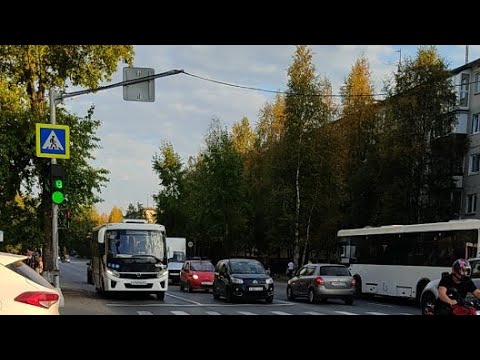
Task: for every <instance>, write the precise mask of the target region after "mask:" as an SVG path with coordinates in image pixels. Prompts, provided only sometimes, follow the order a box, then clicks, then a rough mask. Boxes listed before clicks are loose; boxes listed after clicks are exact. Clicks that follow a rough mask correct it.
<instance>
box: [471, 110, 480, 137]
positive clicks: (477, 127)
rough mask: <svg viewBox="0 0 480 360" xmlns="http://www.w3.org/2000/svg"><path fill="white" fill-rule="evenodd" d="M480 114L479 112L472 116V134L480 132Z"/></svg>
mask: <svg viewBox="0 0 480 360" xmlns="http://www.w3.org/2000/svg"><path fill="white" fill-rule="evenodd" d="M478 115H479V114H473V116H472V134H476V133H478V132H480V123H479V122H478Z"/></svg>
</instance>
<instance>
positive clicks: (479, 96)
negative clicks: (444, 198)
mask: <svg viewBox="0 0 480 360" xmlns="http://www.w3.org/2000/svg"><path fill="white" fill-rule="evenodd" d="M452 75H453V81H454V83H455V85H456V88H457V91H458V99H459V100H458V108H457V119H458V124H457V126H456V129H455V130H454V132H455V134H456V136H459V137H462V136H464V137H467V139H468V143H469V146H468V151H467V153H466V155H465V157H464V158H463V162H462V164H461V168H462V173H461V174H458V175H457V176H456V177H455V180H456V184H457V189H458V191H457V194H458V195H459V197H460V201H459V208H460V211H459V217H460V218H477V219H480V207H479V206H480V205H479V204H478V198H479V196H480V59H476V60H474V61H471V62H469V63H467V64H465V65H462V66H460V67H458V68H456V69H453V70H452Z"/></svg>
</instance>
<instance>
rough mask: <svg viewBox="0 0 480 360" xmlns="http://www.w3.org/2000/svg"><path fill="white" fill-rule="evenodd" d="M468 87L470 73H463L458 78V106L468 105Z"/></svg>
mask: <svg viewBox="0 0 480 360" xmlns="http://www.w3.org/2000/svg"><path fill="white" fill-rule="evenodd" d="M469 89H470V74H466V73H463V74H462V75H461V80H460V94H459V96H460V101H459V104H458V105H459V106H460V107H468V90H469Z"/></svg>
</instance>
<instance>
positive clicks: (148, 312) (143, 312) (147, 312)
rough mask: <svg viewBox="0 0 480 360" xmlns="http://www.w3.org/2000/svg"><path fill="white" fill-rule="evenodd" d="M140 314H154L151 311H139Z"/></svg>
mask: <svg viewBox="0 0 480 360" xmlns="http://www.w3.org/2000/svg"><path fill="white" fill-rule="evenodd" d="M137 314H138V315H153V313H151V312H150V311H137Z"/></svg>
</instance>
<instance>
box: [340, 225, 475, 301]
mask: <svg viewBox="0 0 480 360" xmlns="http://www.w3.org/2000/svg"><path fill="white" fill-rule="evenodd" d="M479 233H480V220H476V219H467V220H452V221H448V222H439V223H429V224H414V225H389V226H380V227H364V228H359V229H342V230H339V231H338V233H337V242H338V247H339V254H338V255H339V258H338V260H339V262H340V263H342V264H345V265H347V266H349V269H350V271H351V273H352V275H353V276H354V278H355V280H356V286H357V294H358V295H362V294H370V295H385V296H393V297H403V298H411V299H416V300H417V301H418V300H419V298H420V295H421V293H422V290H423V288H424V287H425V286H426V284H427V283H428V282H429V281H431V280H434V279H438V278H440V276H441V273H442V272H448V271H450V270H451V266H452V264H453V262H454V261H455V260H456V259H458V258H467V259H468V258H471V257H477V256H479V252H478V251H479V248H478V242H479V241H478V240H479Z"/></svg>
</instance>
